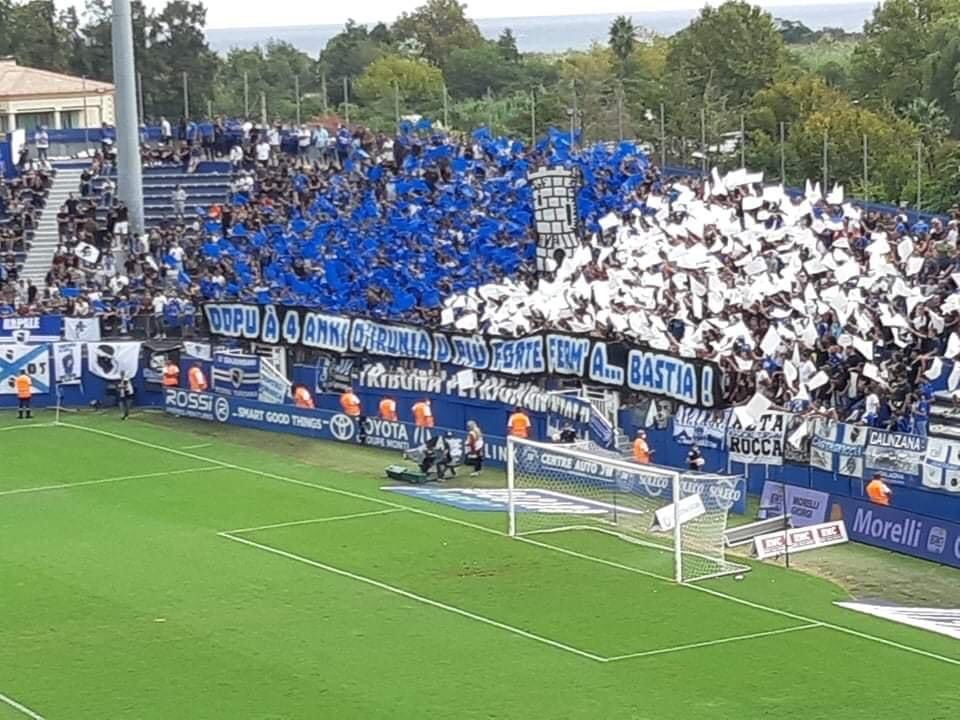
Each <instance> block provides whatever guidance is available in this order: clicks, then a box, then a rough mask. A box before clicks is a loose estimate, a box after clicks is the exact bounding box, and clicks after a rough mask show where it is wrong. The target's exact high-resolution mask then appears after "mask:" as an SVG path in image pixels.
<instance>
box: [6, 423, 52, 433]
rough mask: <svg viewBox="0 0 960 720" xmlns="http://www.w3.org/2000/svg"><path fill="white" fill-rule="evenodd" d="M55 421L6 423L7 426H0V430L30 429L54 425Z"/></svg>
mask: <svg viewBox="0 0 960 720" xmlns="http://www.w3.org/2000/svg"><path fill="white" fill-rule="evenodd" d="M55 426H56V423H52V422H51V423H28V424H27V425H8V426H7V427H2V428H0V432H6V431H8V430H32V429H33V428H41V427H55Z"/></svg>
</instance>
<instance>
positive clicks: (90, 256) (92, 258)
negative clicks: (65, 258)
mask: <svg viewBox="0 0 960 720" xmlns="http://www.w3.org/2000/svg"><path fill="white" fill-rule="evenodd" d="M73 252H74V254H75V255H76V256H77V257H78V258H80V259H81V260H83V262H85V263H89V264H91V265H96V264H97V260H99V259H100V251H99V250H97V249H96V248H95V247H94V246H93V245H91V244H90V243H85V242H81V243H77V247H76V248H74V250H73Z"/></svg>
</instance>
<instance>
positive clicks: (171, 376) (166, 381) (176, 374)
mask: <svg viewBox="0 0 960 720" xmlns="http://www.w3.org/2000/svg"><path fill="white" fill-rule="evenodd" d="M179 384H180V367H179V366H178V365H177V364H176V363H175V362H174V361H173V359H172V358H167V361H166V363H165V364H164V366H163V386H164V387H165V388H169V387H176V386H177V385H179Z"/></svg>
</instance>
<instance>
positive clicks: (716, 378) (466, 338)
mask: <svg viewBox="0 0 960 720" xmlns="http://www.w3.org/2000/svg"><path fill="white" fill-rule="evenodd" d="M203 309H204V315H205V316H206V320H207V324H208V326H209V329H210V332H211V333H213V334H214V335H219V336H222V337H229V338H240V339H246V340H252V341H255V342H260V343H265V344H268V345H285V346H288V347H296V346H300V347H307V348H313V349H316V350H326V351H330V352H335V353H359V354H366V355H381V356H387V357H394V358H410V359H414V360H427V361H431V362H438V363H446V364H450V365H456V366H459V367H464V368H472V369H474V370H486V371H489V372H495V373H501V374H505V375H513V376H517V377H523V376H536V375H545V374H547V373H549V374H551V375H565V376H570V377H577V378H581V379H583V380H588V381H590V382H594V383H599V384H603V385H610V386H614V387H623V388H628V389H630V390H634V391H637V392H642V393H647V394H649V395H657V396H661V397H667V398H671V399H673V400H677V401H679V402H682V403H685V404H687V405H692V406H695V407H702V408H715V407H722V406H724V405H725V403H724V401H723V397H722V394H721V382H720V380H721V373H720V369H719V367H718V366H717V365H715V364H714V363H710V362H704V361H702V360H695V359H692V358H681V357H676V356H674V355H671V354H669V353H664V352H660V351H657V350H653V349H651V348H645V347H641V346H636V345H631V344H627V343H622V342H607V341H603V340H596V339H593V338H588V337H582V336H575V335H564V334H559V333H536V334H533V335H526V336H523V337H518V338H504V337H495V336H487V335H457V334H453V333H447V332H436V331H430V330H427V329H425V328H422V327H416V326H409V325H400V324H393V323H382V322H376V321H373V320H367V319H365V318H349V317H343V316H339V315H328V314H326V313H321V312H316V311H313V310H309V309H307V308H299V307H277V306H274V305H248V304H243V303H208V304H206V305H204V307H203Z"/></svg>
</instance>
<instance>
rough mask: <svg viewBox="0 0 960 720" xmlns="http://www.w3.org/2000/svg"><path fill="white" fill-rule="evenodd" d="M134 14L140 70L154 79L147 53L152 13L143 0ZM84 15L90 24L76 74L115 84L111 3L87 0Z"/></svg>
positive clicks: (83, 32) (134, 5)
mask: <svg viewBox="0 0 960 720" xmlns="http://www.w3.org/2000/svg"><path fill="white" fill-rule="evenodd" d="M130 11H131V16H132V19H133V52H134V56H135V57H136V62H137V71H138V72H139V73H140V74H141V75H142V76H143V77H150V76H151V74H152V67H151V65H150V60H151V59H150V56H149V55H148V54H147V22H148V18H149V16H150V15H151V13H148V12H147V10H146V9H145V8H144V6H143V3H142V2H140V0H134V2H132V3H131V5H130ZM83 14H84V17H85V18H86V21H87V22H86V25H84V27H83V28H82V29H81V31H80V36H81V47H80V48H79V49H78V50H77V52H76V55H75V56H74V58H73V63H72V64H73V71H74V72H75V73H77V74H78V75H83V76H86V77H89V78H93V79H94V80H102V81H104V82H113V54H112V53H113V39H112V37H111V27H112V25H111V23H112V18H113V7H112V6H111V4H110V2H109V0H87V4H86V6H85V8H84V13H83Z"/></svg>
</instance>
